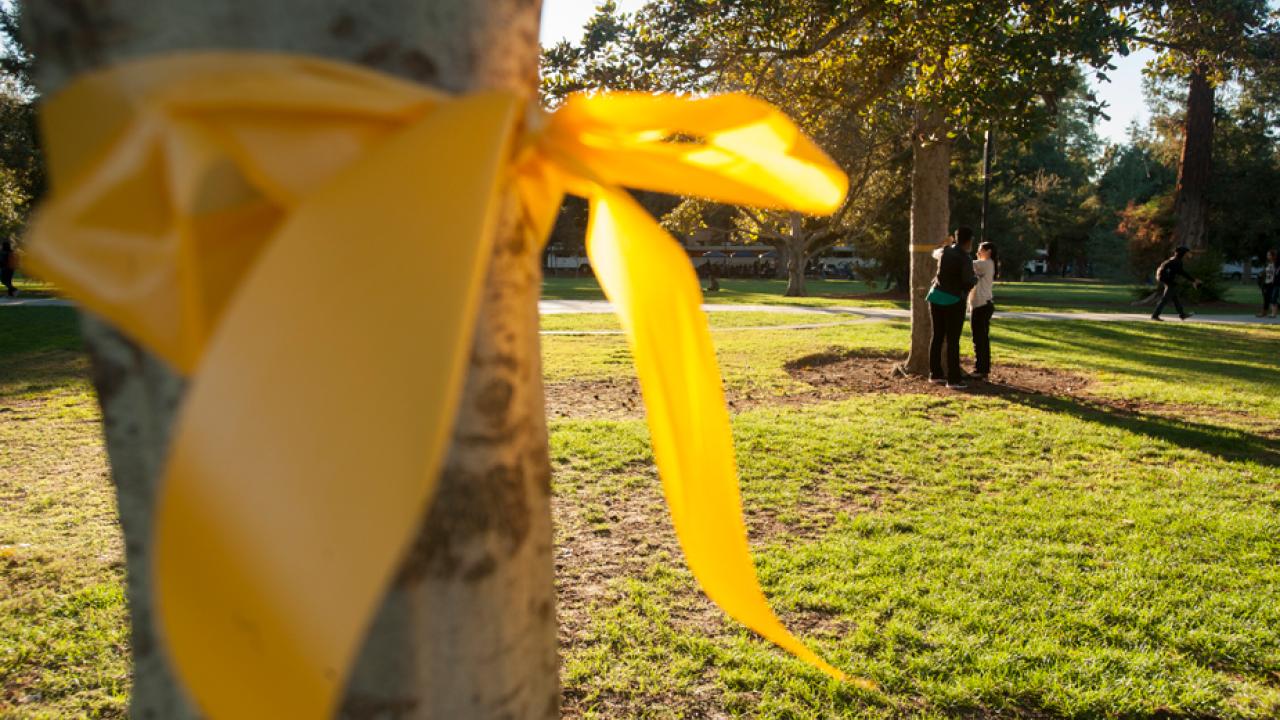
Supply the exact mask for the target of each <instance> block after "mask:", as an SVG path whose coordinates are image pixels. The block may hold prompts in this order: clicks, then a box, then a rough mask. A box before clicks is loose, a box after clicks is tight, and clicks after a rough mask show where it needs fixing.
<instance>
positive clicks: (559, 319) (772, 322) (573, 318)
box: [542, 310, 859, 333]
mask: <svg viewBox="0 0 1280 720" xmlns="http://www.w3.org/2000/svg"><path fill="white" fill-rule="evenodd" d="M707 321H708V324H709V325H710V326H711V329H712V330H727V329H741V328H769V327H788V326H792V325H836V324H845V323H852V322H858V321H859V320H858V318H857V317H854V316H845V315H840V314H836V313H830V312H827V313H823V312H786V313H778V312H756V311H752V310H747V311H741V312H739V311H733V312H710V313H707ZM621 329H622V325H621V323H619V322H618V316H617V315H614V314H613V313H566V314H556V315H543V316H542V331H543V332H544V333H574V332H584V333H590V332H603V331H608V332H614V331H621Z"/></svg>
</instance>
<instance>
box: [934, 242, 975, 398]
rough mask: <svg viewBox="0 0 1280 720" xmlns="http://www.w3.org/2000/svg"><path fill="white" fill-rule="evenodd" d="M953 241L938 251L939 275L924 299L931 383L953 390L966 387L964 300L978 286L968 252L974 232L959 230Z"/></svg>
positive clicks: (935, 253) (936, 254)
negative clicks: (962, 363)
mask: <svg viewBox="0 0 1280 720" xmlns="http://www.w3.org/2000/svg"><path fill="white" fill-rule="evenodd" d="M952 237H953V238H954V241H953V242H952V243H951V244H950V245H947V246H945V247H942V248H939V249H938V250H935V251H934V253H933V255H934V257H935V258H937V260H938V272H937V274H935V275H934V277H933V286H932V287H931V288H930V289H929V294H928V296H927V297H926V298H925V299H926V300H928V301H929V319H930V320H931V321H932V322H931V324H930V325H931V330H930V332H931V333H932V334H931V337H930V338H929V381H930V382H933V383H938V384H942V383H943V382H945V383H946V384H947V387H949V388H952V389H956V390H958V389H962V388H964V387H965V384H964V374H963V373H962V372H961V370H960V333H961V332H962V331H963V330H964V309H965V303H964V297H965V295H967V294H968V293H969V290H970V289H971V288H972V287H973V286H974V284H975V283H976V282H977V281H976V279H975V278H974V276H973V262H972V260H971V259H970V258H969V249H970V248H971V247H972V246H973V230H972V229H971V228H968V227H960V228H957V229H956V232H955V235H953V236H952ZM944 343H945V344H946V347H947V368H946V375H945V378H944V375H943V371H942V346H943V344H944Z"/></svg>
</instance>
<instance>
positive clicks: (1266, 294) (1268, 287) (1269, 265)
mask: <svg viewBox="0 0 1280 720" xmlns="http://www.w3.org/2000/svg"><path fill="white" fill-rule="evenodd" d="M1276 261H1277V257H1276V251H1275V250H1268V251H1267V262H1266V264H1265V265H1263V266H1262V267H1261V268H1259V269H1258V287H1259V288H1261V289H1262V312H1260V313H1258V317H1268V316H1270V317H1276V311H1277V307H1276V305H1277V303H1278V302H1280V267H1277V266H1276Z"/></svg>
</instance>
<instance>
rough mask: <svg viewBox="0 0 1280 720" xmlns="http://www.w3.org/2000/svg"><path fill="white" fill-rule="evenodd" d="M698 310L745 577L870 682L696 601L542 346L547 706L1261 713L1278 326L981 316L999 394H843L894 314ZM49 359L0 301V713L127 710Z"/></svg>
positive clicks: (78, 376)
mask: <svg viewBox="0 0 1280 720" xmlns="http://www.w3.org/2000/svg"><path fill="white" fill-rule="evenodd" d="M730 282H731V281H730ZM552 286H553V288H554V286H555V283H553V284H552ZM577 287H578V290H576V291H574V290H573V289H572V288H570V287H562V288H561V290H563V291H564V292H570V291H574V292H583V293H587V292H588V290H587V289H586V288H584V287H583V286H582V285H581V284H579V285H578V286H577ZM749 290H750V288H743V289H742V292H743V293H748V291H749ZM753 292H754V291H753ZM748 294H749V293H748ZM733 302H758V300H756V299H751V300H733ZM840 302H841V303H844V302H845V301H840ZM723 315H730V316H731V317H722V316H721V315H716V314H712V322H713V323H715V324H716V327H717V329H716V331H715V333H714V335H713V337H714V340H715V342H716V345H717V349H718V352H719V354H720V358H721V362H722V365H723V368H724V373H725V377H726V384H727V388H728V395H729V398H730V401H731V403H733V406H734V408H735V410H736V412H735V416H734V432H735V437H736V442H737V445H738V450H739V461H740V464H741V469H742V484H743V495H744V504H745V507H746V512H747V518H748V526H749V531H750V533H751V540H752V544H753V547H754V548H755V551H756V561H757V567H758V569H759V572H760V575H761V578H762V582H763V583H764V586H765V590H766V592H767V593H768V595H769V597H770V599H771V601H772V602H773V604H774V606H775V608H777V610H778V611H779V613H780V614H781V615H782V617H783V619H784V621H785V622H787V623H788V625H789V626H791V627H792V628H794V629H795V630H797V631H798V632H799V633H800V634H801V635H803V636H804V637H805V638H806V639H807V640H808V641H810V642H811V643H812V644H813V645H814V646H815V647H816V648H817V649H819V650H820V652H822V653H823V654H824V655H825V656H826V657H828V658H830V659H831V660H832V661H833V662H835V663H836V664H837V665H839V666H840V667H842V668H844V669H846V670H847V671H849V672H851V673H854V674H857V675H860V676H862V677H866V678H869V679H871V680H873V681H874V682H875V683H876V684H877V685H878V688H879V689H878V690H875V691H867V690H860V689H858V688H856V687H854V686H851V685H842V684H839V683H835V682H832V681H830V680H827V679H826V678H825V677H823V676H821V675H820V674H818V673H817V672H816V671H814V670H812V669H810V668H808V667H806V666H804V665H802V664H800V663H798V662H796V661H794V660H792V659H791V658H790V657H788V656H786V655H785V654H783V653H781V652H780V651H777V650H775V649H774V648H772V647H771V646H770V645H768V644H767V643H764V642H762V641H760V640H759V639H757V638H755V637H754V636H752V635H751V634H749V633H747V632H745V631H744V630H742V629H741V628H739V627H738V626H736V625H735V624H734V623H732V622H730V621H727V620H726V619H725V618H724V617H723V616H722V615H721V614H720V613H719V612H718V611H717V610H716V609H715V608H714V607H713V606H712V605H711V604H710V603H709V602H708V601H707V600H706V599H705V598H703V597H702V596H701V595H700V594H699V593H698V592H697V590H696V588H695V587H694V584H693V580H692V577H691V576H690V574H689V573H688V571H687V570H686V569H685V568H684V566H683V563H682V561H681V559H680V554H679V549H678V547H677V546H676V544H675V542H674V540H673V538H672V535H671V531H670V528H669V522H668V520H667V517H666V514H665V509H664V505H663V504H662V500H661V494H660V490H659V486H658V480H657V478H656V475H655V473H654V470H653V467H652V459H651V456H650V453H649V448H648V441H647V431H646V429H645V425H644V421H643V419H642V414H641V411H640V410H639V407H638V405H637V404H636V403H635V395H634V393H635V388H634V380H633V377H634V376H633V371H632V368H631V365H630V355H629V353H628V351H627V348H626V344H625V342H624V340H623V339H622V338H621V337H619V336H617V335H549V336H546V337H545V338H544V364H545V375H546V378H547V383H548V393H547V394H548V402H549V406H550V407H552V408H557V409H558V412H553V413H552V417H553V421H552V423H551V444H552V462H553V465H554V470H555V480H554V483H555V515H556V534H557V538H556V539H557V553H556V562H557V579H558V585H559V597H560V623H561V626H562V630H561V636H562V639H563V641H564V645H563V651H562V680H563V685H564V707H565V715H566V716H567V717H581V718H587V717H599V718H606V717H607V718H621V717H647V718H674V717H724V716H734V717H753V718H754V717H763V718H818V717H850V718H854V717H857V718H862V717H870V718H877V717H884V718H907V717H912V718H917V717H925V718H944V717H956V716H968V717H1019V718H1043V717H1076V718H1092V717H1114V718H1175V717H1185V718H1192V717H1197V718H1209V717H1220V718H1259V719H1261V718H1275V717H1278V716H1280V632H1277V628H1280V375H1278V374H1277V369H1278V367H1280V362H1277V360H1278V359H1280V328H1274V327H1254V326H1249V327H1243V326H1242V327H1216V326H1212V327H1211V326H1207V325H1196V324H1172V323H1171V324H1167V325H1159V324H1154V323H1153V324H1150V325H1148V324H1103V323H1082V322H1072V323H1045V322H1014V321H1009V322H1004V323H998V324H997V326H996V328H995V330H994V339H995V343H996V352H997V366H998V369H997V372H996V374H995V376H994V379H995V380H996V381H997V383H1003V384H997V385H994V386H993V387H995V388H996V390H997V391H996V392H990V393H988V392H984V391H981V390H980V389H979V388H976V387H975V392H972V393H964V394H961V393H950V394H948V393H943V392H940V391H939V390H938V389H937V388H936V387H934V386H929V385H924V384H918V383H911V382H907V381H888V380H885V381H884V383H885V384H884V385H883V388H882V389H879V390H875V391H868V390H867V388H868V387H872V386H873V385H874V383H876V382H880V380H878V379H877V378H879V377H880V376H879V375H878V374H877V373H875V372H869V371H868V370H867V369H868V368H869V367H871V365H872V364H874V363H881V365H883V364H884V363H887V362H889V360H886V359H884V358H885V357H887V356H888V355H889V354H891V353H892V352H895V351H897V350H899V349H901V348H902V347H904V346H905V343H906V338H907V329H906V327H905V325H904V324H902V323H857V324H839V325H834V324H827V325H825V326H824V327H819V328H814V329H807V330H780V329H742V328H741V327H738V326H741V325H748V326H751V327H757V326H763V325H767V324H770V323H778V322H786V323H787V324H792V323H808V322H811V321H812V322H814V323H823V324H825V323H830V322H832V321H836V320H839V319H838V318H832V317H831V316H830V315H823V314H814V315H815V317H812V318H811V317H810V315H809V314H803V315H789V316H784V317H782V318H779V317H777V316H772V315H765V316H761V317H739V316H737V314H723ZM744 315H748V316H751V315H755V314H754V313H744ZM612 323H613V321H612V320H611V319H610V318H608V316H603V317H600V316H591V317H582V316H549V317H547V318H545V319H544V328H546V329H554V330H561V331H580V330H593V329H604V330H607V329H611V328H613V327H616V325H614V324H612ZM75 346H76V340H75V334H74V321H73V320H72V315H71V311H70V310H68V309H65V308H7V309H0V467H3V468H5V472H4V473H0V569H3V572H4V579H5V582H4V583H3V584H2V585H0V687H2V688H3V690H2V691H0V717H5V718H9V717H13V718H36V717H49V718H54V717H59V718H60V717H74V716H81V715H84V716H90V717H94V716H97V717H121V716H123V712H124V707H125V703H126V697H127V693H128V662H127V658H128V649H127V632H126V630H125V606H124V600H123V597H122V594H121V582H122V571H121V566H120V563H121V561H120V558H121V548H120V541H119V536H118V531H117V530H116V528H115V527H114V524H113V520H112V517H113V513H114V500H113V496H112V493H111V489H110V484H109V481H108V479H107V478H106V475H105V465H104V461H103V458H102V453H101V449H100V439H99V432H98V429H97V428H96V426H95V425H94V422H95V421H96V419H97V414H96V409H95V406H94V403H93V400H92V397H91V395H90V393H89V389H88V385H87V382H86V380H85V379H84V371H85V367H84V362H83V360H82V359H80V357H79V356H78V355H77V354H76V353H75V351H74V348H75ZM1011 364H1016V365H1018V366H1021V367H1019V368H1009V367H1008V366H1009V365H1011ZM876 367H880V366H876ZM842 373H846V374H842ZM1002 373H1008V374H1007V375H1002ZM869 383H870V384H871V385H869ZM1035 383H1041V384H1040V385H1036V384H1035ZM875 387H879V386H875ZM584 399H586V400H589V401H584ZM613 400H616V402H612V401H613ZM15 469H16V473H15V472H13V471H14V470H15Z"/></svg>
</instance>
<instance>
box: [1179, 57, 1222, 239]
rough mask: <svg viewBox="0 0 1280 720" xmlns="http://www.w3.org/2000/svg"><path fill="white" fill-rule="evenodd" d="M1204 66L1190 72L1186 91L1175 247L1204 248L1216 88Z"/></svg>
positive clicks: (1200, 65) (1197, 66)
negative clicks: (1185, 114) (1210, 82)
mask: <svg viewBox="0 0 1280 720" xmlns="http://www.w3.org/2000/svg"><path fill="white" fill-rule="evenodd" d="M1208 72H1209V69H1208V67H1207V66H1205V65H1204V64H1203V63H1202V64H1199V65H1196V67H1195V69H1194V70H1192V72H1191V82H1190V87H1188V89H1187V119H1186V125H1185V127H1184V128H1183V130H1184V132H1183V137H1182V159H1181V160H1180V161H1179V162H1178V186H1177V190H1176V191H1175V195H1174V199H1173V216H1174V220H1175V223H1176V224H1175V225H1174V227H1173V244H1174V245H1175V246H1178V245H1186V246H1187V247H1189V248H1191V249H1193V250H1199V249H1202V248H1204V244H1205V221H1206V218H1207V217H1208V213H1209V208H1208V197H1207V194H1208V190H1209V179H1210V178H1209V174H1210V172H1211V171H1212V165H1213V103H1214V100H1213V95H1214V90H1213V86H1212V85H1210V84H1209V78H1208Z"/></svg>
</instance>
